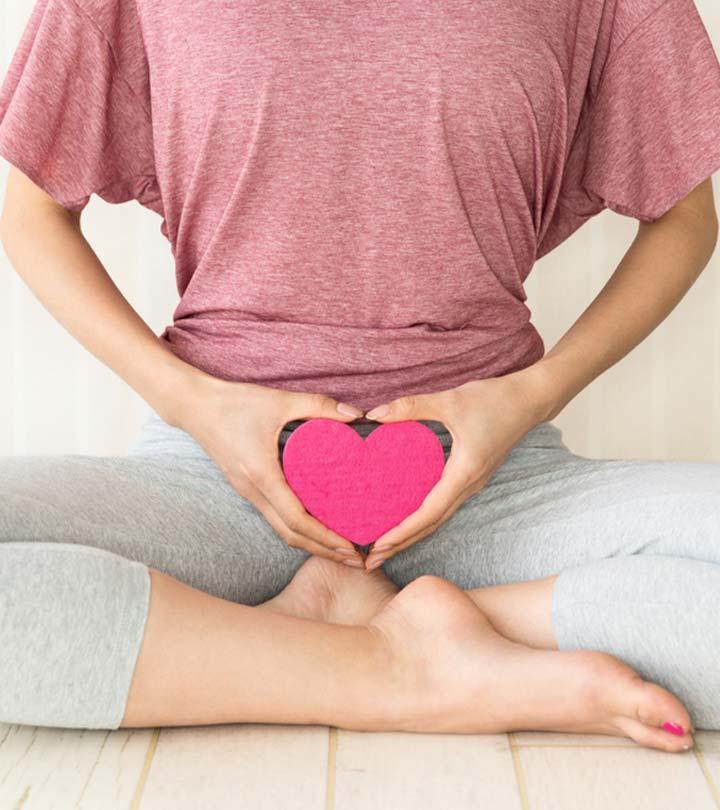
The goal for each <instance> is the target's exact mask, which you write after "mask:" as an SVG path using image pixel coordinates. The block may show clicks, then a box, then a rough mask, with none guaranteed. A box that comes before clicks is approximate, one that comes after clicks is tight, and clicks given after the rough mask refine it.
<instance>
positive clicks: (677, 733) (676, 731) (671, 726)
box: [662, 722, 685, 737]
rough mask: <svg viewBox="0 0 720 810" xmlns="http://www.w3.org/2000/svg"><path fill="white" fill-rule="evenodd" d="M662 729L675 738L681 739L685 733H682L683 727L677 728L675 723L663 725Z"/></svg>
mask: <svg viewBox="0 0 720 810" xmlns="http://www.w3.org/2000/svg"><path fill="white" fill-rule="evenodd" d="M662 727H663V728H664V729H665V731H669V732H670V733H671V734H675V736H677V737H682V736H683V734H684V733H685V732H684V731H683V727H682V726H679V725H678V724H677V723H670V722H667V723H663V725H662Z"/></svg>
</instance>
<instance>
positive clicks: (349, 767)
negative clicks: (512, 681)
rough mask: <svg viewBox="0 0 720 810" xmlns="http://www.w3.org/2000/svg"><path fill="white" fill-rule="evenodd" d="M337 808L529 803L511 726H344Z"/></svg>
mask: <svg viewBox="0 0 720 810" xmlns="http://www.w3.org/2000/svg"><path fill="white" fill-rule="evenodd" d="M335 759H336V771H335V780H334V802H333V803H332V804H330V803H329V808H331V809H332V810H406V808H407V810H436V809H437V808H441V807H447V808H452V810H470V808H472V810H477V808H479V807H491V808H493V810H521V808H522V803H521V800H520V792H519V789H518V786H517V782H516V779H515V770H514V766H513V758H512V753H511V751H510V745H509V741H508V738H507V735H505V734H498V735H465V734H411V733H404V732H392V733H370V732H356V731H338V732H337V752H336V756H335Z"/></svg>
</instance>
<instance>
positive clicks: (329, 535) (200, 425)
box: [176, 375, 365, 568]
mask: <svg viewBox="0 0 720 810" xmlns="http://www.w3.org/2000/svg"><path fill="white" fill-rule="evenodd" d="M338 404H344V403H338V402H337V400H335V399H332V397H328V396H325V395H323V394H317V393H297V392H293V391H285V390H281V389H277V388H269V387H266V386H262V385H255V384H254V383H244V382H231V381H227V380H222V379H219V378H216V377H211V376H204V375H203V376H202V378H201V380H200V383H199V385H196V386H194V390H193V394H192V395H191V397H190V398H189V399H188V402H187V406H186V407H185V409H184V413H183V415H182V417H180V418H178V419H177V420H176V421H177V427H180V428H181V429H182V430H185V431H186V432H187V433H189V434H190V435H191V436H192V437H193V438H194V439H195V440H196V441H197V442H198V443H199V444H200V445H201V446H202V448H203V449H204V450H205V452H206V453H207V454H208V455H209V456H210V458H212V459H213V461H215V463H216V464H217V465H218V467H219V468H220V469H221V470H222V471H223V473H224V474H225V476H226V478H227V479H228V481H229V482H230V484H231V485H232V486H233V487H234V489H235V490H236V491H237V492H238V494H239V495H241V496H242V497H243V498H245V499H247V500H248V501H250V502H251V503H252V504H254V506H255V507H256V508H257V509H258V510H259V511H260V512H261V513H262V514H263V515H264V516H265V518H266V520H267V521H268V523H269V524H270V525H271V526H272V527H273V528H274V529H275V531H276V532H277V533H278V534H279V535H280V537H282V539H283V540H284V541H285V542H286V543H287V544H288V545H289V546H292V547H293V548H302V549H305V551H308V552H310V553H311V554H317V555H319V556H321V557H327V558H328V559H331V560H336V561H337V562H347V561H354V562H356V563H357V566H356V567H360V568H364V567H365V565H364V562H363V560H362V557H361V556H360V554H359V553H358V552H357V551H356V550H355V548H354V546H353V544H352V543H351V542H350V541H349V540H346V539H345V538H344V537H341V536H340V535H338V534H336V533H335V532H333V531H332V530H331V529H329V528H328V527H327V526H325V525H324V524H323V523H321V522H320V521H319V520H317V519H316V518H315V517H313V516H312V515H311V514H310V513H309V512H308V511H307V510H306V509H305V507H304V506H303V504H302V503H301V501H300V500H299V499H298V497H297V496H296V495H295V493H294V492H293V491H292V489H291V488H290V486H289V485H288V483H287V480H286V478H285V475H284V473H283V470H282V466H281V463H280V453H279V449H278V440H279V437H280V432H281V431H282V428H283V427H284V426H285V424H286V423H287V422H290V421H292V420H294V419H310V418H313V417H324V418H326V419H337V420H338V421H342V422H351V421H352V420H353V419H355V418H357V417H358V416H362V414H363V412H362V411H360V410H359V409H357V408H354V409H353V408H352V406H346V407H349V408H351V410H353V411H354V412H353V413H342V412H341V411H338V410H337V407H338Z"/></svg>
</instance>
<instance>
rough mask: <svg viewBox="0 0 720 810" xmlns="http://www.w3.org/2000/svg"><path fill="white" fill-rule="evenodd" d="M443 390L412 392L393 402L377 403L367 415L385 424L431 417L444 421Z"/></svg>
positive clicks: (430, 418)
mask: <svg viewBox="0 0 720 810" xmlns="http://www.w3.org/2000/svg"><path fill="white" fill-rule="evenodd" d="M444 401H445V400H444V397H443V396H442V392H435V393H432V394H410V395H408V396H406V397H399V398H398V399H394V400H392V401H391V402H386V403H383V404H382V405H376V406H375V407H374V408H372V410H370V411H368V412H367V413H366V414H365V415H366V417H367V418H368V419H374V420H376V421H378V422H382V423H383V424H384V423H386V422H402V421H405V420H407V419H416V420H417V419H429V420H432V421H437V422H442V421H443V414H444V413H445V410H446V409H445V408H444V404H443V403H444Z"/></svg>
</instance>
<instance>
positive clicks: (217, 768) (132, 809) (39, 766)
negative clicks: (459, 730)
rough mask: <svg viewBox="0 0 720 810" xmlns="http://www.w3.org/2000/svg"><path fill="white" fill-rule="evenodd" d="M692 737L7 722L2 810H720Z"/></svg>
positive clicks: (718, 744)
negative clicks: (672, 743) (666, 741)
mask: <svg viewBox="0 0 720 810" xmlns="http://www.w3.org/2000/svg"><path fill="white" fill-rule="evenodd" d="M696 740H697V747H696V748H695V750H691V751H689V752H687V753H682V754H666V753H662V752H659V751H651V750H648V749H644V748H641V747H639V746H637V745H636V744H635V743H633V742H631V741H629V740H625V739H622V738H615V737H600V736H573V735H564V734H538V733H515V734H509V735H505V734H501V735H495V736H466V735H431V734H404V733H393V734H375V733H372V734H371V733H359V732H347V731H338V730H337V729H334V728H332V729H327V728H324V727H311V726H271V725H226V726H202V727H196V728H171V729H162V730H158V729H154V730H153V729H143V730H140V731H122V730H121V731H112V732H106V731H73V730H62V729H51V728H33V727H30V726H10V725H2V724H0V810H49V809H50V808H57V810H69V808H79V809H80V810H116V809H117V808H123V809H124V810H185V808H192V810H196V809H197V808H202V809H203V810H230V809H231V808H243V810H246V809H247V810H406V808H407V810H426V808H433V810H435V808H437V810H470V808H472V809H473V810H478V809H479V808H488V810H596V809H597V810H607V808H608V807H612V808H613V810H625V808H627V810H666V809H667V810H720V790H719V788H720V733H712V734H711V733H707V732H698V733H697V735H696Z"/></svg>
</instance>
